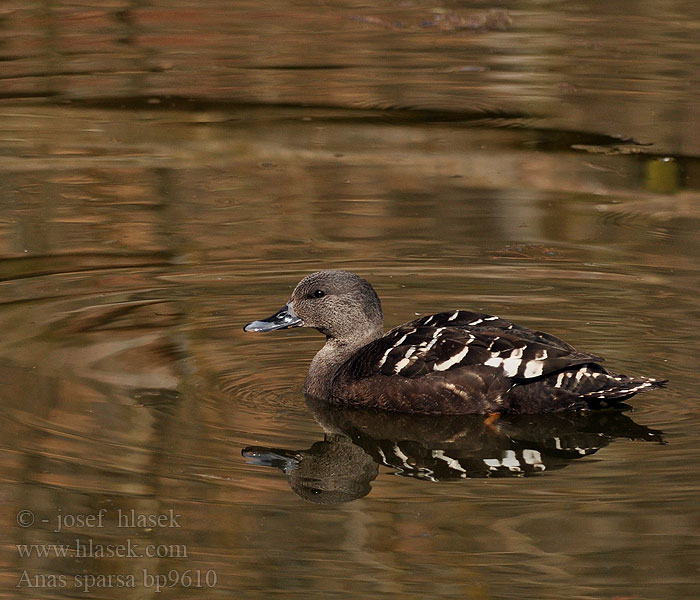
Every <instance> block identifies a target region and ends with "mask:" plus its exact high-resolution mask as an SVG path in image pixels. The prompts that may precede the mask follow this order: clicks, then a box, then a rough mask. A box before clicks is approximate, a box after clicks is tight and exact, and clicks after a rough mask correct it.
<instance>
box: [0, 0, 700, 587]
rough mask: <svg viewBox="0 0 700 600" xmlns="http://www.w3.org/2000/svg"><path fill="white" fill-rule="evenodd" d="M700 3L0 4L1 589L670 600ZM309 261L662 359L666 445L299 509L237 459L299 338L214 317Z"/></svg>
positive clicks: (681, 511) (294, 428) (682, 514)
mask: <svg viewBox="0 0 700 600" xmlns="http://www.w3.org/2000/svg"><path fill="white" fill-rule="evenodd" d="M698 6H700V5H698V4H697V3H692V2H691V3H688V2H685V3H683V2H681V3H672V4H669V3H659V2H635V3H634V5H633V6H632V5H631V4H630V3H610V2H599V1H597V0H596V1H593V0H591V1H588V2H583V3H576V4H575V5H574V4H572V3H554V4H552V5H545V4H541V3H538V4H537V5H534V4H524V5H522V6H518V7H512V9H511V10H509V11H507V12H506V11H505V10H504V9H501V8H496V9H494V10H491V8H490V7H487V6H485V5H484V6H478V7H468V6H457V5H450V6H437V5H435V4H434V3H431V4H427V3H424V2H420V1H419V2H414V3H410V4H401V5H397V6H393V7H390V8H387V7H385V6H383V7H380V6H376V7H373V6H370V5H368V4H367V3H364V2H363V3H358V2H352V1H351V2H346V3H343V4H342V5H340V4H332V5H331V4H323V5H320V4H318V3H316V4H309V3H307V4H304V3H294V4H293V5H287V4H284V3H277V4H274V3H273V4H270V3H265V4H264V5H261V4H260V3H259V2H249V1H247V0H246V1H243V2H236V3H235V5H234V4H233V3H221V2H214V1H212V0H197V1H195V0H183V1H182V2H178V3H175V4H173V3H169V4H167V6H166V5H165V4H163V3H158V2H155V3H154V2H149V3H145V2H141V1H139V0H135V1H132V2H120V1H116V2H111V3H106V4H105V3H92V4H90V3H89V2H88V3H65V2H63V3H61V2H55V1H44V2H40V3H36V2H26V1H24V0H18V1H15V2H12V3H11V4H8V5H7V6H2V7H0V34H1V39H2V46H1V52H2V61H0V64H2V69H1V71H2V72H1V73H0V81H2V86H0V87H1V90H0V155H1V158H2V159H1V160H0V175H1V176H0V331H2V336H0V433H1V435H0V481H2V487H1V492H0V495H1V499H2V502H0V514H1V515H2V517H3V525H4V528H3V531H5V533H6V535H7V540H8V541H7V543H6V544H4V545H2V546H0V565H2V569H0V583H2V584H3V586H2V589H3V590H6V592H5V594H4V595H5V596H6V597H8V598H15V597H17V598H21V597H31V598H61V597H69V596H70V597H73V596H75V595H76V594H77V595H80V596H85V597H91V598H123V597H125V596H126V595H127V594H129V595H131V594H136V595H144V594H156V593H158V595H159V597H167V596H168V595H169V596H171V597H177V598H187V597H195V596H196V597H209V596H208V594H210V595H211V596H212V597H213V595H217V596H230V597H234V598H244V599H254V598H265V599H267V598H271V597H280V598H285V599H287V598H302V597H303V598H304V599H308V598H314V597H315V598H327V597H335V596H338V597H343V598H366V597H380V596H381V597H387V598H413V597H415V598H418V597H420V598H424V597H435V598H442V597H460V598H485V599H486V598H519V599H533V600H535V599H537V600H542V599H543V598H591V597H596V598H597V597H601V598H602V597H605V598H613V597H619V598H621V597H635V598H636V597H639V598H646V597H654V598H660V599H666V598H668V599H671V598H672V599H674V600H678V599H682V600H685V599H688V600H690V599H691V598H692V599H695V598H696V597H697V596H698V594H697V577H696V575H697V572H698V568H700V552H699V551H698V544H697V531H698V529H699V527H700V517H699V514H700V513H699V511H698V505H697V497H698V486H697V481H698V480H699V476H700V470H699V468H698V463H697V460H696V457H697V447H698V443H699V442H700V440H698V434H697V432H698V431H699V430H700V422H698V417H697V407H696V404H697V403H696V400H695V396H696V385H695V384H696V380H697V356H698V355H700V346H699V344H698V336H697V332H696V327H695V324H696V323H697V322H698V319H699V318H700V301H699V300H698V294H697V289H698V286H699V285H700V272H699V270H698V264H699V260H698V259H699V257H700V236H698V223H699V221H700V212H699V210H698V206H700V204H699V202H698V200H699V199H700V198H699V190H700V162H699V161H698V157H699V156H700V146H699V144H700V138H699V137H698V135H697V131H698V130H699V129H700V127H699V125H700V124H699V123H698V115H699V114H700V113H699V112H698V111H697V98H698V95H699V94H698V92H699V91H700V90H698V89H697V88H698V82H700V78H698V76H697V73H698V68H699V66H700V65H699V64H698V53H697V40H696V38H697V29H698V23H700V14H699V13H698ZM328 267H344V268H348V269H351V270H353V271H356V272H358V273H361V274H362V275H363V276H365V277H367V278H368V279H370V280H371V281H372V283H373V284H374V285H376V287H377V289H378V291H379V293H380V295H381V297H382V299H383V301H384V307H385V313H386V321H387V325H388V326H393V325H396V324H398V323H403V322H405V321H408V320H410V319H412V318H414V317H415V315H416V314H417V313H423V312H435V311H437V310H444V309H449V308H456V307H463V308H467V309H472V310H482V311H485V312H492V313H495V314H501V315H503V316H505V317H509V318H512V319H514V320H516V321H518V322H522V323H523V324H525V325H530V326H532V327H536V328H538V329H542V330H546V331H551V332H552V333H555V334H557V335H560V336H562V337H564V338H566V339H567V340H571V341H572V342H573V343H574V344H575V345H580V346H581V347H586V348H587V349H590V350H591V351H592V352H597V353H601V354H604V355H606V356H608V357H609V358H610V361H611V363H614V364H615V365H619V366H620V368H621V370H628V371H630V372H650V373H659V375H660V376H664V377H668V378H669V379H670V380H671V385H670V388H669V390H668V391H667V392H665V393H664V395H663V398H661V397H660V396H659V395H655V394H649V395H648V396H647V397H643V398H639V399H635V401H634V402H633V405H634V407H635V410H636V412H634V413H629V414H628V415H627V416H625V418H627V417H630V418H632V417H633V418H634V422H635V423H638V424H639V428H644V427H653V428H659V429H663V430H664V432H665V438H666V440H667V441H668V444H667V445H664V446H663V447H660V446H656V445H653V444H639V443H630V442H629V441H627V440H626V439H624V438H625V437H634V436H629V435H622V436H619V437H618V436H617V435H610V436H609V437H608V438H606V443H607V442H608V441H612V438H617V439H616V440H615V443H609V445H607V446H606V447H605V448H604V450H602V451H600V452H597V453H595V454H594V455H591V456H589V457H585V456H584V457H582V458H581V459H580V460H576V461H575V465H571V467H570V468H566V469H560V470H557V471H554V472H551V473H546V476H544V477H530V478H500V479H499V478H488V479H487V478H472V479H469V480H468V481H465V482H462V484H457V485H455V484H452V483H449V482H446V481H442V482H437V483H436V484H435V485H426V484H425V483H424V482H421V481H417V480H416V479H417V478H410V477H392V476H389V473H388V471H390V467H387V465H386V464H381V465H379V464H378V463H377V462H376V461H374V460H372V461H371V463H370V462H367V461H366V460H364V457H367V456H369V454H368V453H367V452H365V450H362V454H359V455H353V456H355V457H356V458H358V456H359V458H358V464H361V465H362V466H363V468H364V469H365V472H366V474H369V479H372V477H373V476H374V474H375V473H378V474H377V476H376V477H375V478H374V479H372V481H371V485H372V491H371V493H369V494H366V495H362V492H364V491H366V489H367V487H366V486H360V487H359V488H358V489H359V491H360V493H358V494H356V495H357V496H362V497H361V498H359V499H357V500H355V501H353V502H350V503H346V504H342V505H339V506H337V505H336V506H330V505H324V506H321V505H318V504H312V503H307V502H303V501H302V500H301V499H299V498H298V497H297V496H295V495H294V494H291V493H290V492H289V486H288V485H287V482H286V478H285V477H284V476H282V475H280V474H279V473H278V472H276V471H274V470H272V469H265V468H260V467H259V466H256V465H254V464H247V463H246V462H245V461H244V459H243V458H242V457H241V450H242V449H243V448H247V447H256V448H261V447H263V448H277V449H278V450H279V449H300V448H302V449H305V448H310V447H312V445H313V444H314V443H316V442H319V441H320V437H319V436H320V431H319V427H318V424H317V423H316V422H315V421H314V419H313V417H312V414H311V413H310V412H309V410H308V409H307V407H306V406H305V405H304V403H303V399H302V397H301V396H300V395H299V393H298V390H299V389H300V388H301V384H302V382H303V378H304V375H305V372H306V368H307V367H308V362H309V360H310V359H311V357H312V356H313V354H314V353H315V351H316V350H317V349H318V348H319V346H320V345H321V343H322V339H321V338H319V337H318V336H316V335H315V334H314V333H302V332H289V333H281V334H280V337H279V339H277V340H276V343H273V344H270V343H264V342H261V341H260V340H259V338H256V339H254V340H251V339H249V338H244V337H243V334H242V332H241V331H240V328H241V325H243V324H244V323H246V322H248V321H250V320H252V319H253V318H255V317H256V316H259V315H260V314H268V313H267V312H266V311H269V312H272V310H274V309H275V308H277V307H278V305H279V303H280V301H281V300H284V299H285V298H286V296H287V295H288V293H289V291H290V289H291V287H292V286H293V285H294V284H295V283H296V282H297V281H298V280H299V279H300V277H301V276H303V275H305V274H307V273H309V272H311V271H315V270H317V269H319V268H328ZM374 425H376V423H374ZM556 429H559V430H561V424H558V425H557V426H556ZM525 430H527V427H524V426H522V427H520V429H519V432H520V433H522V431H525ZM337 433H338V431H335V432H331V434H337ZM560 433H561V431H560ZM608 433H609V432H608ZM499 435H502V436H505V437H502V438H499V439H505V440H508V439H510V437H509V436H511V435H512V437H513V438H515V437H516V433H515V432H514V431H505V432H504V431H501V432H499ZM606 435H607V434H606ZM356 437H357V436H356ZM405 437H406V436H405ZM384 438H386V439H391V440H393V441H397V438H392V437H391V436H387V435H385V436H383V438H382V439H384ZM489 439H491V438H489ZM342 441H343V442H345V439H343V440H342ZM511 441H512V440H511ZM397 443H398V447H399V449H400V450H401V451H402V454H403V455H405V456H407V457H408V456H409V454H407V453H406V452H405V451H404V446H402V445H401V440H398V442H397ZM354 448H359V446H357V445H356V444H355V445H354ZM434 449H435V448H432V449H431V450H434ZM441 449H443V448H437V450H441ZM353 450H354V449H353ZM530 456H532V455H530ZM430 458H431V459H433V458H435V457H433V456H432V454H431V455H430ZM503 458H504V457H503V456H501V457H500V458H498V460H501V461H503ZM360 459H363V460H360ZM438 460H439V459H438ZM487 460H491V457H487ZM380 462H381V461H380ZM442 462H443V463H445V464H447V462H446V461H444V460H443V461H442ZM482 462H483V460H482ZM387 463H388V464H390V465H392V466H391V468H395V467H396V465H394V464H393V463H392V462H391V461H387ZM409 464H410V463H409ZM483 464H486V463H483ZM404 468H405V467H404ZM463 468H464V467H463ZM506 468H507V467H506ZM460 479H461V478H460ZM131 517H133V518H132V519H131V521H129V520H128V519H129V518H131ZM120 519H127V521H124V520H121V521H120ZM76 540H79V542H78V541H76ZM90 543H92V548H93V550H92V551H89V550H88V548H89V547H90ZM17 544H20V545H21V548H22V550H21V551H20V548H19V547H18V546H17ZM32 544H34V545H35V546H31V545H32ZM56 544H58V545H60V547H61V548H67V550H66V552H67V555H66V556H58V555H56V553H55V552H56V551H57V550H55V548H56ZM30 547H31V548H34V549H33V550H32V554H31V555H30V554H28V552H29V550H28V548H30ZM39 548H41V550H39ZM51 548H53V549H54V550H51ZM83 548H86V549H85V550H83ZM98 548H101V549H102V553H100V551H99V550H98ZM108 548H111V549H112V554H111V555H107V552H108ZM117 548H120V549H119V550H117ZM146 548H149V550H148V551H147V550H146ZM129 550H131V553H129ZM39 552H43V553H44V554H43V555H40V554H39ZM147 552H148V553H149V554H147ZM178 553H179V554H178ZM87 575H90V576H93V577H94V578H95V579H94V580H89V579H88V578H87V577H86V576H87ZM100 575H102V576H104V578H103V579H102V580H101V581H98V580H97V576H100ZM109 575H112V576H114V578H112V579H109V578H108V576H109ZM118 575H121V576H122V578H121V579H117V578H116V577H117V576H118ZM128 575H131V576H133V578H134V579H133V587H132V586H131V585H130V584H131V583H132V581H131V580H130V579H128V578H127V576H128ZM76 576H79V578H78V579H77V580H76ZM163 578H164V579H163ZM214 579H215V581H214ZM64 582H65V585H64ZM86 586H87V587H86ZM157 589H160V590H161V591H160V592H157Z"/></svg>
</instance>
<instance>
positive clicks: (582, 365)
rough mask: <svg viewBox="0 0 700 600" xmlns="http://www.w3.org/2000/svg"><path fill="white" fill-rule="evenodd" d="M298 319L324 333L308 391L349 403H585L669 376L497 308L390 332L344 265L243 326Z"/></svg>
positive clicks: (475, 408) (452, 409)
mask: <svg viewBox="0 0 700 600" xmlns="http://www.w3.org/2000/svg"><path fill="white" fill-rule="evenodd" d="M293 326H307V327H314V328H316V329H318V330H319V331H321V332H322V333H324V334H325V335H326V344H325V346H324V347H323V348H322V349H321V350H320V351H319V352H318V354H317V355H316V356H315V357H314V359H313V361H312V363H311V367H310V368H309V373H308V376H307V378H306V383H305V385H304V392H306V393H307V394H309V395H311V396H313V397H315V398H319V399H322V400H325V401H328V402H330V403H333V404H339V405H344V406H362V407H367V408H380V409H384V410H393V411H400V412H407V413H424V414H467V413H492V412H501V413H505V412H510V413H513V412H516V413H539V412H553V411H563V410H581V409H591V408H602V407H606V406H610V405H614V404H617V403H619V402H621V401H622V400H624V399H626V398H629V397H630V396H633V395H634V394H636V393H637V392H639V391H642V390H645V389H650V388H654V387H659V386H661V385H663V383H664V381H663V380H659V379H652V378H648V377H628V376H625V375H615V374H613V373H610V372H608V371H607V370H606V369H605V368H603V367H602V366H600V364H599V363H600V362H601V361H602V360H603V359H601V358H600V357H598V356H595V355H593V354H589V353H586V352H579V351H577V350H576V349H575V348H574V347H573V346H571V345H569V344H567V343H566V342H563V341H562V340H560V339H558V338H556V337H554V336H552V335H549V334H546V333H542V332H539V331H534V330H531V329H526V328H524V327H521V326H519V325H515V324H513V323H510V322H509V321H506V320H505V319H501V318H499V317H496V316H492V315H486V314H480V313H474V312H469V311H463V310H456V311H449V312H443V313H438V314H434V315H429V316H425V317H421V318H419V319H416V320H415V321H411V322H410V323H406V324H405V325H400V326H399V327H396V328H394V329H392V330H391V331H389V332H388V333H386V334H383V333H382V310H381V303H380V301H379V298H378V297H377V295H376V293H375V292H374V289H373V288H372V286H371V285H370V284H369V283H368V282H367V281H365V280H364V279H362V278H360V277H358V276H357V275H354V274H352V273H348V272H346V271H321V272H318V273H314V274H312V275H309V276H308V277H306V278H305V279H303V280H302V281H301V282H300V283H299V285H297V287H296V289H295V290H294V293H293V294H292V298H291V300H290V302H289V303H288V304H287V305H286V306H285V308H284V309H282V310H281V311H280V312H278V313H277V314H275V315H273V316H272V317H270V318H269V319H266V320H264V321H254V322H252V323H249V324H248V325H246V327H245V330H246V331H269V330H273V329H280V328H284V327H293Z"/></svg>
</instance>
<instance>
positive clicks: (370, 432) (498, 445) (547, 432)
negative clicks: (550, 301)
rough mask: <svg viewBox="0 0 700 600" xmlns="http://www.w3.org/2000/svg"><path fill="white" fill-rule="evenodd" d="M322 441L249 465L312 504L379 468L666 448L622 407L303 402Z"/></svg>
mask: <svg viewBox="0 0 700 600" xmlns="http://www.w3.org/2000/svg"><path fill="white" fill-rule="evenodd" d="M307 404H308V406H309V408H310V409H311V411H312V412H313V414H314V417H315V418H316V420H317V421H318V422H319V423H320V425H321V426H322V427H323V429H324V432H325V436H324V439H323V440H321V441H318V442H315V443H314V444H312V445H311V447H310V448H308V449H306V450H292V449H282V448H267V447H261V446H250V447H248V448H244V449H243V451H242V454H243V456H244V457H245V458H246V459H247V461H248V462H249V463H252V464H256V465H262V466H269V467H276V468H279V469H280V470H282V471H283V472H284V473H285V474H286V475H287V476H288V477H289V484H290V486H291V487H292V490H293V491H294V492H295V493H296V494H297V495H298V496H300V497H301V498H304V499H305V500H309V501H311V502H315V503H318V504H340V503H343V502H350V501H352V500H356V499H358V498H362V497H364V496H366V495H367V494H369V492H370V491H371V482H372V481H373V480H374V479H375V478H376V477H377V475H378V474H379V465H383V466H386V467H389V468H390V469H392V470H393V472H394V474H396V475H401V476H403V477H414V478H416V479H421V480H425V481H434V482H437V481H452V480H458V479H472V478H483V477H523V476H529V475H535V474H539V473H543V472H545V471H552V470H555V469H561V468H563V467H565V466H567V465H568V464H569V463H570V462H571V461H572V460H575V459H577V458H582V457H584V456H590V455H591V454H594V453H596V452H597V451H598V450H600V449H601V448H603V447H605V446H607V445H608V444H609V443H610V442H611V441H613V440H615V439H617V438H626V439H630V440H640V441H650V442H657V443H664V440H663V437H662V432H661V431H658V430H655V429H650V428H648V427H645V426H644V425H639V424H637V423H635V422H634V421H633V420H632V419H631V418H630V417H628V416H627V415H625V414H624V412H623V410H621V409H619V408H618V409H609V410H603V411H593V412H590V411H583V412H569V413H553V414H540V415H503V416H501V417H500V418H498V419H495V420H493V419H485V418H484V416H483V415H461V416H429V415H399V414H395V413H393V414H390V413H386V412H383V411H376V410H365V409H355V408H338V407H333V406H329V405H328V404H327V403H323V402H320V401H318V400H314V399H313V398H307Z"/></svg>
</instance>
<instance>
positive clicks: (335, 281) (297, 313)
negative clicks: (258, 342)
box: [243, 271, 383, 341]
mask: <svg viewBox="0 0 700 600" xmlns="http://www.w3.org/2000/svg"><path fill="white" fill-rule="evenodd" d="M382 323H383V315H382V305H381V302H380V301H379V297H378V296H377V294H376V292H375V291H374V288H372V286H371V285H370V284H369V282H368V281H365V280H364V279H362V278H361V277H358V276H357V275H355V274H354V273H349V272H348V271H319V272H317V273H312V274H311V275H309V276H307V277H305V278H304V279H302V280H301V281H300V282H299V283H298V285H297V286H296V288H295V289H294V292H293V293H292V297H291V299H290V300H289V302H287V304H286V305H285V306H284V307H282V309H281V310H280V311H278V312H276V313H275V314H274V315H272V316H271V317H268V318H267V319H263V320H261V321H253V322H252V323H248V324H247V325H246V326H245V327H244V328H243V329H244V331H256V332H258V331H274V330H276V329H285V328H287V327H313V328H314V329H318V330H319V331H320V332H321V333H323V334H324V335H326V337H328V338H330V339H336V340H339V341H350V340H355V339H363V340H364V339H368V338H369V339H373V338H376V337H378V336H379V335H381V332H382Z"/></svg>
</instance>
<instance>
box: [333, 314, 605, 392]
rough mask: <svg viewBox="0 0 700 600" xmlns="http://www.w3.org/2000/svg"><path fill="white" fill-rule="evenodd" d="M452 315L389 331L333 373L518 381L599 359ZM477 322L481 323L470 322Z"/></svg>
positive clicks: (496, 321)
mask: <svg viewBox="0 0 700 600" xmlns="http://www.w3.org/2000/svg"><path fill="white" fill-rule="evenodd" d="M457 312H458V313H461V314H458V315H457V317H455V318H453V319H450V316H451V315H452V314H454V313H440V314H438V315H431V316H430V317H423V318H421V319H417V320H415V321H412V322H411V323H407V324H405V325H401V326H400V327H397V328H395V329H393V330H391V331H390V332H389V333H387V334H386V335H385V336H384V337H382V338H380V339H378V340H375V341H374V342H371V343H370V344H368V345H367V346H365V347H364V348H362V349H361V350H360V351H359V352H357V353H356V354H355V355H354V356H353V357H352V358H350V359H349V360H348V361H347V362H346V363H345V364H344V365H343V366H341V367H340V369H339V372H338V374H339V375H342V376H343V377H344V378H350V379H355V380H358V379H364V378H367V377H373V376H375V375H386V376H400V377H405V378H419V377H425V376H429V375H432V374H434V375H440V374H446V373H447V372H451V371H457V370H470V369H472V370H474V369H477V370H479V371H480V372H483V371H484V370H490V369H493V370H494V371H493V374H494V376H496V377H503V378H508V379H513V380H516V381H517V380H520V381H523V380H533V379H536V378H540V377H543V376H546V375H549V374H552V373H555V372H558V371H561V370H563V369H568V368H570V367H572V366H575V365H582V364H590V363H598V362H600V361H601V359H600V357H598V356H595V355H593V354H589V353H586V352H578V351H577V350H576V349H575V348H573V347H572V346H570V345H569V344H566V343H565V342H563V341H561V340H559V339H557V338H555V337H554V336H550V335H548V334H545V333H542V332H539V331H534V330H529V329H524V328H521V327H518V326H516V325H514V324H512V323H510V322H508V321H506V320H505V319H500V318H498V317H491V315H480V314H478V313H467V312H466V311H457ZM431 317H432V319H431ZM484 317H485V318H484ZM478 319H482V322H481V323H475V321H477V320H478ZM433 323H435V325H433ZM454 375H457V373H454Z"/></svg>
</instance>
